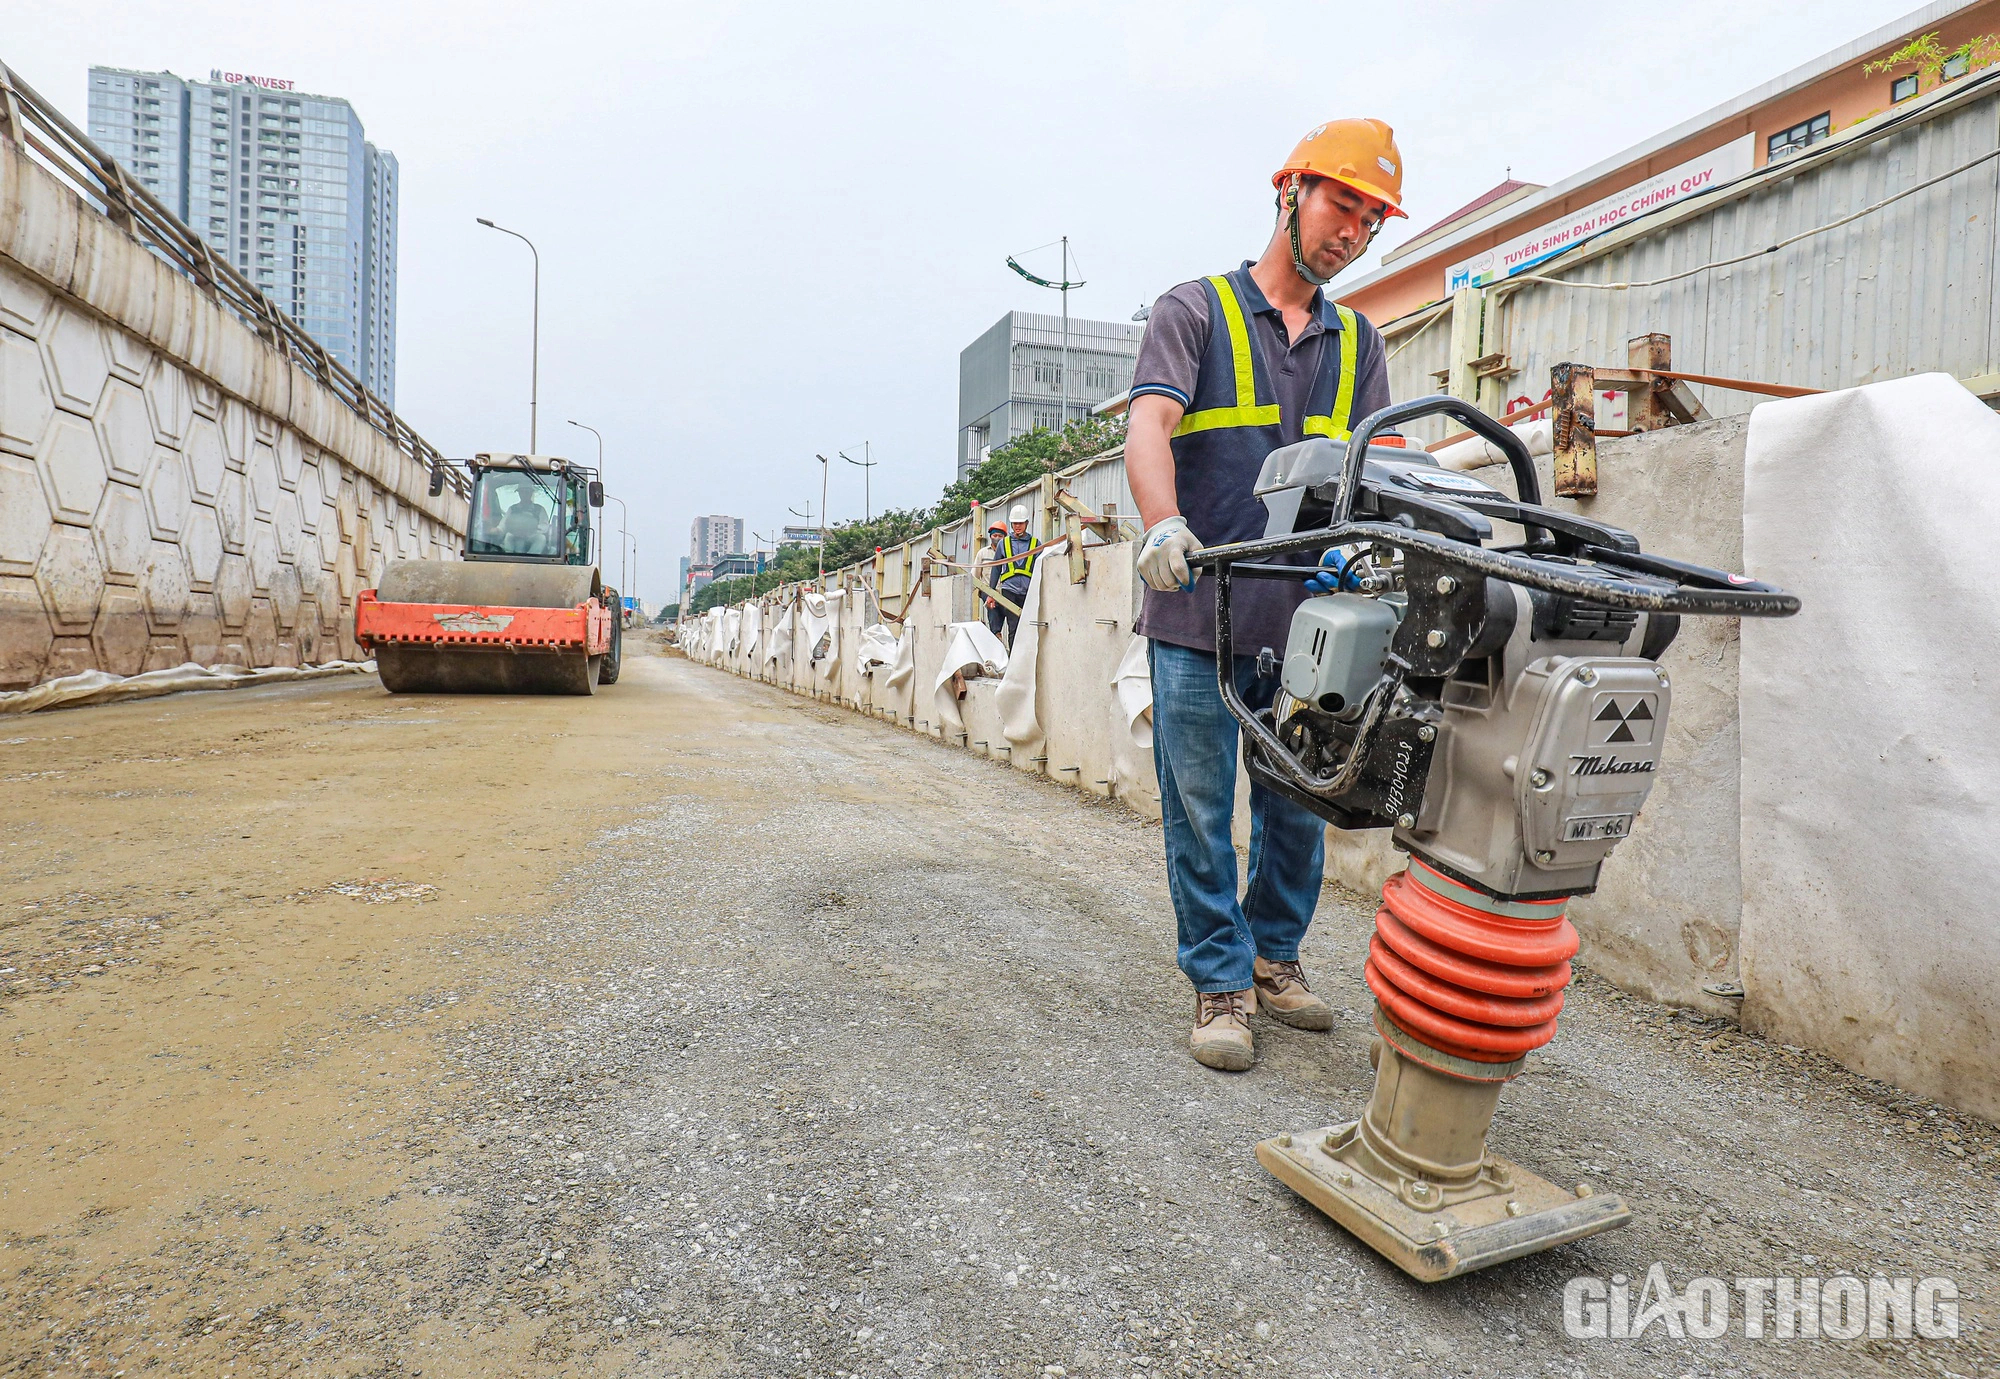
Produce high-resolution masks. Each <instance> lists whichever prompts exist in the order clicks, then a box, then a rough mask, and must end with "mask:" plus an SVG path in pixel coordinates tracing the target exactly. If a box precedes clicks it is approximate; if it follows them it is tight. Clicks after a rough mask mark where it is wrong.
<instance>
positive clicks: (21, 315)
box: [0, 271, 55, 339]
mask: <svg viewBox="0 0 2000 1379" xmlns="http://www.w3.org/2000/svg"><path fill="white" fill-rule="evenodd" d="M54 308H55V298H54V297H53V296H51V295H50V293H49V290H48V289H47V288H45V287H43V286H42V285H41V284H40V283H37V282H35V281H34V280H33V279H32V278H28V277H24V276H23V275H21V274H19V273H15V272H11V271H0V326H5V327H6V328H7V329H9V330H16V331H19V332H20V333H21V334H23V335H26V336H28V337H29V338H31V339H32V338H33V337H34V336H35V335H37V334H38V333H39V332H40V331H41V328H42V323H43V322H44V321H46V320H47V319H48V317H49V314H50V312H51V311H52V310H54Z"/></svg>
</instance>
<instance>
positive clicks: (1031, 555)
mask: <svg viewBox="0 0 2000 1379" xmlns="http://www.w3.org/2000/svg"><path fill="white" fill-rule="evenodd" d="M1041 549H1042V547H1041V543H1040V542H1038V541H1036V540H1035V538H1034V537H1032V536H1030V535H1028V508H1027V505H1026V504H1025V503H1016V504H1014V506H1013V509H1012V510H1011V511H1009V512H1008V514H1007V528H1006V530H1004V531H1002V532H1000V533H998V534H997V535H996V536H995V537H994V538H993V559H994V561H995V562H996V563H995V564H994V565H993V567H992V571H991V573H989V574H988V575H987V577H986V582H987V583H988V584H991V585H992V586H993V587H994V588H995V589H998V590H999V591H1000V592H1001V593H1003V594H1005V595H1006V596H1007V600H1008V602H1009V603H1012V604H1013V605H1014V606H1015V607H1016V608H1019V607H1022V606H1023V605H1025V604H1026V603H1027V601H1028V585H1029V583H1030V582H1031V581H1032V580H1033V579H1034V577H1035V561H1036V560H1037V559H1038V558H1039V557H1040V554H1041ZM986 602H987V609H988V614H987V615H988V616H989V617H991V616H992V615H993V613H995V612H997V613H999V614H1000V616H1001V618H1002V619H1003V620H1004V621H1005V622H1006V625H1007V632H1006V637H1005V640H1006V643H1007V646H1008V648H1009V649H1010V650H1011V649H1012V648H1013V645H1014V634H1015V633H1016V632H1018V631H1020V628H1021V615H1020V614H1019V613H1014V612H1010V611H1008V609H1007V607H1006V605H1005V604H996V603H995V602H994V601H993V600H992V599H988V600H987V601H986ZM993 631H994V634H995V635H996V636H997V635H999V633H1000V629H999V628H998V627H995V628H994V629H993Z"/></svg>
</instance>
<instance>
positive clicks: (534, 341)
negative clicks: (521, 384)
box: [478, 216, 542, 455]
mask: <svg viewBox="0 0 2000 1379" xmlns="http://www.w3.org/2000/svg"><path fill="white" fill-rule="evenodd" d="M478 220H479V223H480V224H481V225H484V226H485V227H486V228H487V229H489V230H498V231H499V232H500V233H501V234H503V235H512V236H513V237H514V238H515V239H518V240H520V241H521V243H523V244H525V245H527V246H528V252H529V253H530V254H533V255H534V256H535V311H534V324H533V326H532V334H531V335H530V337H529V339H530V344H529V355H528V453H529V454H531V455H532V454H534V453H535V439H536V433H535V422H536V411H537V409H538V407H539V406H540V403H541V389H542V253H541V250H539V249H537V248H535V242H534V241H533V240H531V239H529V238H528V237H527V236H526V235H524V234H522V233H521V232H520V231H518V230H510V229H508V228H507V227H506V226H505V225H495V224H494V223H493V222H492V221H490V220H488V219H487V218H486V217H485V216H479V217H478Z"/></svg>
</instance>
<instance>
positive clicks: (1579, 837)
mask: <svg viewBox="0 0 2000 1379" xmlns="http://www.w3.org/2000/svg"><path fill="white" fill-rule="evenodd" d="M1631 832H1632V816H1631V815H1630V814H1579V815H1577V816H1576V817H1574V818H1570V819H1564V820H1563V841H1564V842H1565V843H1601V842H1604V841H1606V840H1607V839H1614V838H1624V837H1627V836H1628V835H1630V833H1631Z"/></svg>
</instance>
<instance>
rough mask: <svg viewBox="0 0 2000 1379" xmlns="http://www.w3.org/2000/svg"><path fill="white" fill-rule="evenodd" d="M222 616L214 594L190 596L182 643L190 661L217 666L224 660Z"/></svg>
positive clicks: (182, 626) (183, 624) (183, 623)
mask: <svg viewBox="0 0 2000 1379" xmlns="http://www.w3.org/2000/svg"><path fill="white" fill-rule="evenodd" d="M223 638H224V633H223V630H222V614H221V612H220V611H219V609H218V606H217V604H216V601H215V595H213V594H201V593H194V594H189V595H188V613H187V617H186V618H184V619H183V620H182V622H181V641H182V642H183V644H184V645H186V647H187V655H188V659H189V660H190V661H199V662H200V663H201V664H202V665H205V666H212V665H217V664H219V663H220V662H221V660H222V645H223Z"/></svg>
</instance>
